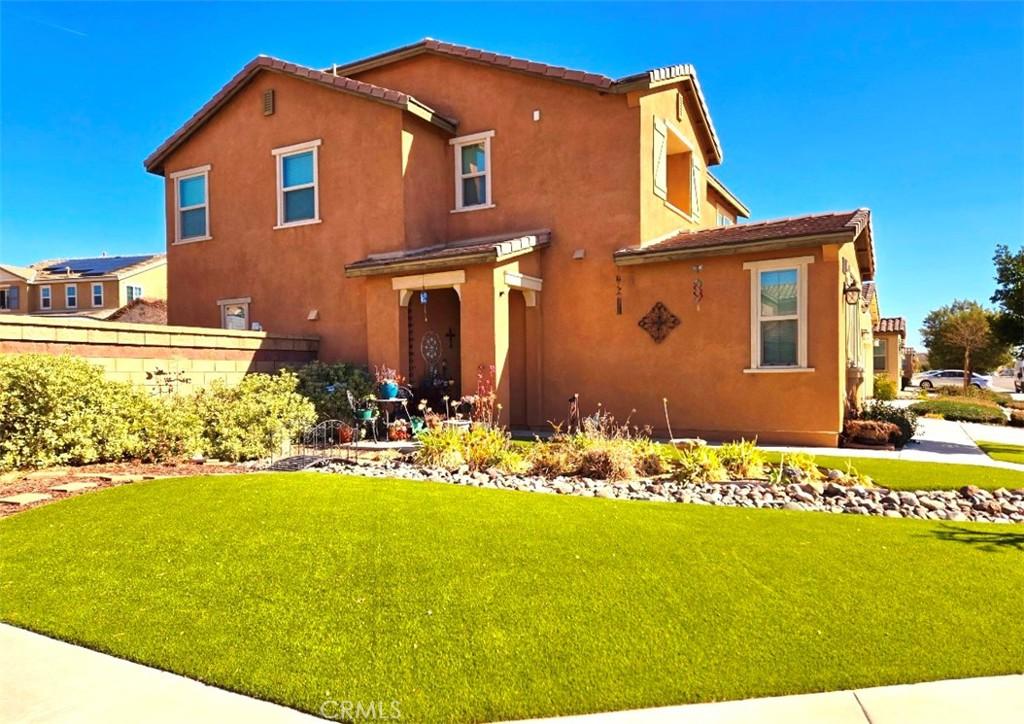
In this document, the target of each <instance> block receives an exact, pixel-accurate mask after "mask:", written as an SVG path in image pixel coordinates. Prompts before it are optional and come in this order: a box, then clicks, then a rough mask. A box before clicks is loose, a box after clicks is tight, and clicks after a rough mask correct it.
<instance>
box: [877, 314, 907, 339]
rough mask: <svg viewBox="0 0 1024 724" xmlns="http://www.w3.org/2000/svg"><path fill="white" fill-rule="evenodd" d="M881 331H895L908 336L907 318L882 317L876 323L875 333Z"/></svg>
mask: <svg viewBox="0 0 1024 724" xmlns="http://www.w3.org/2000/svg"><path fill="white" fill-rule="evenodd" d="M879 332H895V333H897V334H899V335H900V336H902V337H906V336H907V320H906V319H904V318H903V317H882V318H881V319H879V320H878V322H876V323H875V333H879Z"/></svg>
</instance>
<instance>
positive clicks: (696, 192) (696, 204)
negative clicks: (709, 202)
mask: <svg viewBox="0 0 1024 724" xmlns="http://www.w3.org/2000/svg"><path fill="white" fill-rule="evenodd" d="M699 183H700V170H699V169H698V168H697V164H696V162H694V163H693V164H691V165H690V210H691V212H692V214H693V217H694V218H695V219H699V218H700V187H699V186H698V184H699Z"/></svg>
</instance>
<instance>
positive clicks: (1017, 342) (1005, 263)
mask: <svg viewBox="0 0 1024 724" xmlns="http://www.w3.org/2000/svg"><path fill="white" fill-rule="evenodd" d="M992 262H993V263H994V264H995V267H996V291H995V293H994V294H993V295H992V300H991V301H992V303H993V304H995V305H996V306H997V308H998V309H997V313H996V317H995V319H994V320H993V323H992V332H993V333H994V334H995V335H996V337H997V338H999V339H1000V340H1001V341H1003V342H1004V343H1006V344H1008V345H1010V346H1011V347H1013V348H1014V351H1015V353H1016V356H1017V357H1022V356H1024V246H1022V247H1021V248H1020V249H1018V250H1017V251H1010V247H1008V246H1006V245H1005V244H1000V245H999V246H997V247H996V253H995V256H993V257H992Z"/></svg>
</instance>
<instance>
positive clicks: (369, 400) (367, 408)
mask: <svg viewBox="0 0 1024 724" xmlns="http://www.w3.org/2000/svg"><path fill="white" fill-rule="evenodd" d="M373 403H374V397H373V395H372V394H371V395H367V396H366V397H364V398H363V404H362V406H361V407H360V408H359V409H358V410H356V417H357V418H358V419H360V420H372V419H373V413H374V412H375V410H374V407H373Z"/></svg>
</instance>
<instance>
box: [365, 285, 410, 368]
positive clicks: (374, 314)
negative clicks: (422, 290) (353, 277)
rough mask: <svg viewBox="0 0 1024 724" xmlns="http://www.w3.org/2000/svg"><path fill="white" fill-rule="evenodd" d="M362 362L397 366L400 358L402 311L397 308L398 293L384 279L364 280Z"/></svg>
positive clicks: (370, 364)
mask: <svg viewBox="0 0 1024 724" xmlns="http://www.w3.org/2000/svg"><path fill="white" fill-rule="evenodd" d="M365 283H366V362H367V364H368V365H369V366H370V370H371V371H372V370H373V366H374V365H380V364H383V365H387V366H388V367H391V368H393V369H396V370H397V369H401V367H400V366H399V365H400V363H401V360H402V357H401V330H402V323H401V322H402V317H401V316H400V314H402V313H404V312H405V308H404V307H401V306H399V303H398V301H399V300H398V294H397V293H396V292H395V291H394V290H393V289H392V288H391V284H390V280H389V279H388V278H387V277H367V279H366V282H365Z"/></svg>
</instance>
